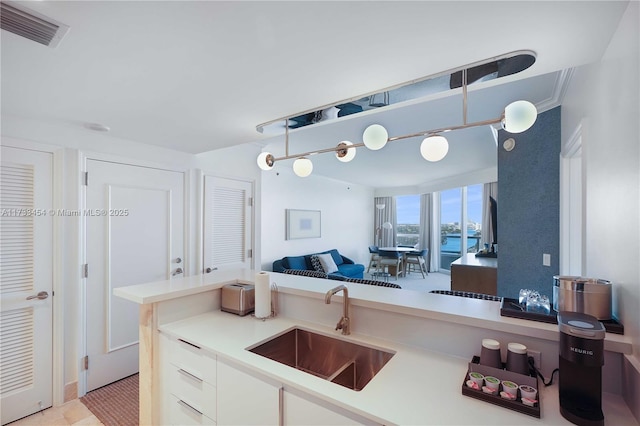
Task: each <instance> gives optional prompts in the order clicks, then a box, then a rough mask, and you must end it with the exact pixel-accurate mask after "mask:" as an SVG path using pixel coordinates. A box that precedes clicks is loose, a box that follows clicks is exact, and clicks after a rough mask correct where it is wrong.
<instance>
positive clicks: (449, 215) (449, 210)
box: [440, 184, 482, 270]
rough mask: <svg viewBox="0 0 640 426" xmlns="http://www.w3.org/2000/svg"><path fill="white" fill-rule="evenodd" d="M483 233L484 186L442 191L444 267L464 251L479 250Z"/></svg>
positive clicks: (441, 249)
mask: <svg viewBox="0 0 640 426" xmlns="http://www.w3.org/2000/svg"><path fill="white" fill-rule="evenodd" d="M481 235H482V185H481V184H479V185H471V186H465V187H462V188H454V189H449V190H446V191H442V192H440V268H441V269H444V270H449V269H450V268H451V263H452V262H453V261H455V260H456V259H458V258H459V257H460V256H462V253H477V252H478V251H479V250H480V238H481Z"/></svg>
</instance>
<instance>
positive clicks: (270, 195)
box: [261, 161, 373, 271]
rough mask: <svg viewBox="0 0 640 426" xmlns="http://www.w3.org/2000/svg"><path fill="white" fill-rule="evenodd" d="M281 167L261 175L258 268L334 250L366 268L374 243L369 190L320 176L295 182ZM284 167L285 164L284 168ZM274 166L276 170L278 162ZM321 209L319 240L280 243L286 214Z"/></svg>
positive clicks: (290, 174)
mask: <svg viewBox="0 0 640 426" xmlns="http://www.w3.org/2000/svg"><path fill="white" fill-rule="evenodd" d="M282 163H283V167H278V168H277V169H276V168H274V169H273V170H270V171H268V172H262V212H261V221H262V266H261V269H262V270H267V271H270V270H271V268H272V265H271V264H272V263H273V261H274V260H276V259H281V258H282V257H284V256H298V255H305V254H309V253H315V252H319V251H324V250H330V249H334V248H335V249H338V251H339V252H340V253H341V254H343V255H345V256H346V257H348V258H350V259H352V260H353V261H354V262H356V263H362V264H365V265H367V264H368V262H369V249H368V246H369V245H370V244H371V243H372V240H373V233H372V229H373V215H372V213H371V212H372V207H373V189H372V188H368V187H363V186H359V185H352V184H348V183H344V182H339V181H335V180H331V179H327V178H324V177H319V176H314V175H313V174H311V176H308V177H306V178H300V177H298V176H296V175H294V174H293V172H291V171H290V170H288V168H290V167H291V164H290V162H287V161H283V162H282ZM284 163H286V164H284ZM277 166H280V164H278V165H277ZM286 209H300V210H320V211H321V220H322V237H321V238H308V239H299V240H285V210H286Z"/></svg>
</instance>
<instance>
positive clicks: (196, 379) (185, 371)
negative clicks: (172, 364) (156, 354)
mask: <svg viewBox="0 0 640 426" xmlns="http://www.w3.org/2000/svg"><path fill="white" fill-rule="evenodd" d="M178 373H180V374H182V375H184V376H187V377H188V378H190V379H193V380H195V381H197V382H199V383H202V379H201V378H200V377H198V376H195V375H193V374H191V373H189V372H188V371H187V370H183V369H182V368H179V369H178Z"/></svg>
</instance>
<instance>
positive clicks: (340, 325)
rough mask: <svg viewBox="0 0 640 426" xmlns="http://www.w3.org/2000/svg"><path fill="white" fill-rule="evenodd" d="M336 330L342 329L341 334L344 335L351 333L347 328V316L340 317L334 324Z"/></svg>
mask: <svg viewBox="0 0 640 426" xmlns="http://www.w3.org/2000/svg"><path fill="white" fill-rule="evenodd" d="M336 330H342V334H344V335H348V334H351V331H350V330H349V318H348V317H342V318H340V321H338V324H337V325H336Z"/></svg>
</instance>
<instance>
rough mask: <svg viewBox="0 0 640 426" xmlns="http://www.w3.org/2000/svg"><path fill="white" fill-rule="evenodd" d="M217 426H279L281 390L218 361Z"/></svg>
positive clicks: (276, 384) (238, 368) (275, 385)
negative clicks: (219, 425) (218, 425)
mask: <svg viewBox="0 0 640 426" xmlns="http://www.w3.org/2000/svg"><path fill="white" fill-rule="evenodd" d="M217 373H218V388H217V391H218V392H217V393H218V418H217V420H218V423H219V424H221V425H278V424H280V392H281V391H280V388H281V387H280V386H279V384H278V383H270V382H268V381H266V380H261V379H260V378H257V377H255V375H253V374H251V373H250V372H248V371H246V370H243V369H241V367H239V366H235V365H233V366H232V365H231V364H229V363H227V362H226V361H222V360H218V372H217Z"/></svg>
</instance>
